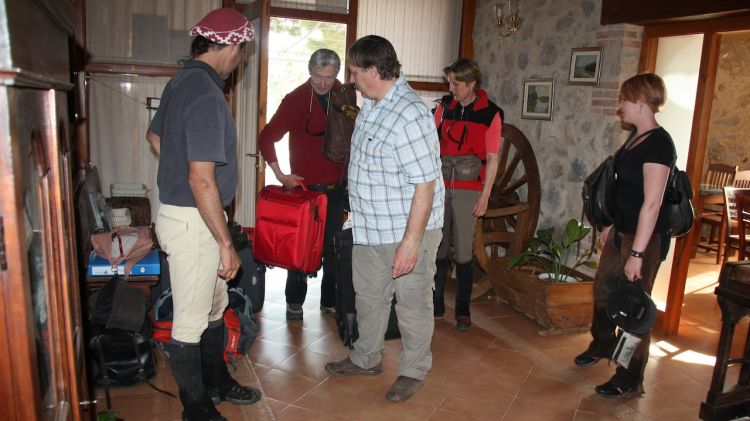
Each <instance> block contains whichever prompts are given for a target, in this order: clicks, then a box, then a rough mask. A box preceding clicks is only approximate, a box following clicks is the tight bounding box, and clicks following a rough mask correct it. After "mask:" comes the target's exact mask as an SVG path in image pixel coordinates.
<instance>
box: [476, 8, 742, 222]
mask: <svg viewBox="0 0 750 421" xmlns="http://www.w3.org/2000/svg"><path fill="white" fill-rule="evenodd" d="M493 4H494V1H489V0H480V1H478V2H477V15H476V23H475V27H474V51H475V60H476V61H477V62H478V63H479V66H480V67H481V69H482V72H483V75H484V82H483V84H484V87H485V89H487V92H488V93H489V96H490V98H491V99H492V100H493V101H494V102H495V103H496V104H497V105H499V106H500V107H502V108H503V110H504V111H505V120H506V123H509V124H513V125H515V126H517V127H518V128H519V129H521V130H522V131H523V132H524V133H525V134H526V136H527V137H528V138H529V141H530V142H531V144H532V147H533V148H534V152H535V154H536V159H537V162H538V163H539V172H540V176H541V180H542V205H541V214H540V218H539V224H538V226H539V227H547V226H555V227H558V228H557V231H558V232H559V231H560V229H561V227H562V226H563V225H564V223H565V221H567V220H568V219H570V218H580V215H581V208H582V204H581V185H582V181H583V179H584V178H585V177H586V175H588V173H589V172H591V171H592V170H593V169H594V168H596V166H597V165H599V163H600V162H601V161H602V160H603V159H604V157H606V156H607V155H609V154H611V153H612V152H614V150H615V149H616V148H617V146H619V145H620V144H622V142H623V141H624V140H625V138H626V137H627V132H626V131H625V130H623V129H622V128H621V127H620V121H619V118H618V117H617V116H616V114H615V111H616V106H617V92H618V87H619V85H620V83H621V82H622V81H624V80H625V79H627V78H629V77H630V76H632V75H634V74H635V73H636V71H637V70H638V59H639V55H640V48H641V34H642V28H641V27H640V26H634V25H610V26H601V25H600V24H599V19H600V15H601V2H600V1H598V0H558V1H554V2H551V1H545V0H523V1H521V2H520V5H519V8H520V9H519V13H520V17H521V25H520V29H519V31H518V32H516V33H514V34H513V35H511V36H510V37H508V38H503V37H501V36H499V35H498V34H497V33H496V31H495V21H494V13H493ZM578 47H602V62H601V75H600V78H599V80H600V83H599V86H580V85H568V82H567V81H568V69H569V67H570V56H571V49H573V48H578ZM533 78H554V100H553V111H552V120H551V121H543V120H527V119H521V104H522V98H521V97H522V92H523V81H524V79H533ZM745 91H746V92H747V90H745Z"/></svg>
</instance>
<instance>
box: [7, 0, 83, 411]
mask: <svg viewBox="0 0 750 421" xmlns="http://www.w3.org/2000/svg"><path fill="white" fill-rule="evenodd" d="M2 2H3V3H4V4H3V5H2V6H0V38H1V39H2V40H3V42H0V82H1V83H0V373H2V375H0V414H3V415H2V418H3V419H8V420H80V419H87V418H91V413H92V412H93V407H90V406H91V405H89V398H88V392H87V386H86V381H85V358H84V349H83V348H84V336H83V326H82V324H81V307H80V302H81V301H80V292H79V291H80V288H79V282H80V281H79V274H78V269H77V264H76V261H77V256H76V240H75V224H74V218H73V206H72V203H71V202H72V197H73V194H72V189H73V186H72V179H71V171H72V164H71V161H72V153H71V148H70V142H71V141H70V138H71V128H70V123H69V122H70V120H71V117H70V113H69V109H68V103H69V101H68V99H69V95H70V92H71V90H72V88H73V85H72V84H71V83H70V64H69V39H70V37H71V36H72V34H73V30H74V29H75V11H74V8H73V5H72V3H71V2H70V1H61V0H24V1H17V0H2Z"/></svg>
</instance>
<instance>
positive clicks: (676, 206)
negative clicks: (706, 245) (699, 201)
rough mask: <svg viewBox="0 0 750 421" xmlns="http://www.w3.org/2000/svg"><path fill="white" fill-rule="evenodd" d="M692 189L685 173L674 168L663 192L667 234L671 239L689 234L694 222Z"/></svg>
mask: <svg viewBox="0 0 750 421" xmlns="http://www.w3.org/2000/svg"><path fill="white" fill-rule="evenodd" d="M692 198H693V187H692V185H691V184H690V178H689V177H688V175H687V173H685V171H682V170H680V169H678V168H677V166H675V167H674V168H673V169H672V173H671V174H670V177H669V181H668V182H667V188H666V191H665V192H664V202H665V203H666V204H667V215H668V219H669V234H670V235H671V236H672V237H682V236H683V235H685V234H687V233H688V232H690V228H692V227H693V222H694V221H695V211H694V209H693V202H692Z"/></svg>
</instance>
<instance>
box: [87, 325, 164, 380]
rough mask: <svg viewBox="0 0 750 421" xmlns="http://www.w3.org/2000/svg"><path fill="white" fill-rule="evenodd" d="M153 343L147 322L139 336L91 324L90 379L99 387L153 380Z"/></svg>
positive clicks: (89, 345)
mask: <svg viewBox="0 0 750 421" xmlns="http://www.w3.org/2000/svg"><path fill="white" fill-rule="evenodd" d="M150 339H151V321H150V320H145V321H144V323H143V326H141V329H140V330H139V331H138V332H131V331H127V330H122V329H108V328H107V327H106V326H104V325H100V324H97V323H91V324H89V343H88V349H89V355H90V357H91V375H92V378H93V379H94V381H95V382H96V384H98V385H107V386H109V385H118V386H127V385H133V384H137V383H142V382H146V381H147V380H148V379H150V378H152V377H154V375H156V363H155V360H154V352H153V349H152V347H151V341H150Z"/></svg>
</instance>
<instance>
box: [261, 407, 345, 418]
mask: <svg viewBox="0 0 750 421" xmlns="http://www.w3.org/2000/svg"><path fill="white" fill-rule="evenodd" d="M343 419H345V418H340V417H337V416H335V415H331V414H321V413H319V412H315V411H312V410H309V409H306V408H300V407H298V406H289V407H287V408H285V409H284V410H282V411H281V412H279V413H278V414H277V415H276V420H277V421H328V420H343Z"/></svg>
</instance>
